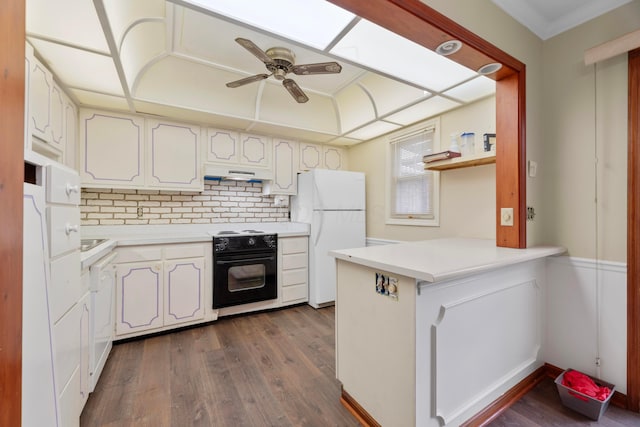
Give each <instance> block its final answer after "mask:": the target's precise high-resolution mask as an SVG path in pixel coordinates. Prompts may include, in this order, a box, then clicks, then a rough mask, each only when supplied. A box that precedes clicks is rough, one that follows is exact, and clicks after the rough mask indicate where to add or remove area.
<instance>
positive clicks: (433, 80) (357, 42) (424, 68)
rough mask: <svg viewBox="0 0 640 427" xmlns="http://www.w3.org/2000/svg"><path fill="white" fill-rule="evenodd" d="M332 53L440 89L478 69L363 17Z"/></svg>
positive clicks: (469, 75)
mask: <svg viewBox="0 0 640 427" xmlns="http://www.w3.org/2000/svg"><path fill="white" fill-rule="evenodd" d="M331 53H332V54H335V55H337V56H340V57H343V58H346V59H348V60H351V61H353V62H355V63H357V64H362V65H364V66H366V67H369V68H371V69H373V70H378V71H381V72H382V73H384V74H387V75H391V76H397V77H398V78H399V79H400V80H403V81H406V82H410V83H413V84H416V85H418V86H420V87H423V88H425V89H428V90H432V91H438V92H439V91H441V90H443V89H446V88H448V87H451V86H454V85H456V84H458V83H460V82H462V81H464V80H467V79H469V78H471V77H473V76H475V75H476V72H475V71H472V70H470V69H468V68H466V67H463V66H462V65H460V64H457V63H455V62H453V61H451V60H450V59H447V58H446V57H443V56H440V55H438V54H437V53H435V52H432V51H430V50H429V49H426V48H424V47H423V46H420V45H418V44H417V43H414V42H412V41H410V40H407V39H405V38H404V37H401V36H399V35H397V34H395V33H393V32H391V31H389V30H387V29H385V28H382V27H380V26H379V25H376V24H373V23H371V22H369V21H366V20H364V19H363V20H361V21H360V22H358V24H357V25H356V26H355V27H354V28H353V29H352V30H351V31H350V32H349V33H348V34H346V35H345V37H344V38H343V39H342V40H340V42H339V43H338V44H337V45H336V46H335V47H334V48H333V49H331Z"/></svg>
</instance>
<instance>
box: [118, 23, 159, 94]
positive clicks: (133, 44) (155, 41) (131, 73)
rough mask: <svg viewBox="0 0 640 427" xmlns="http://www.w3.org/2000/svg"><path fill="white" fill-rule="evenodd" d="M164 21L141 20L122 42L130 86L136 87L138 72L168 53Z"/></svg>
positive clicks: (126, 73)
mask: <svg viewBox="0 0 640 427" xmlns="http://www.w3.org/2000/svg"><path fill="white" fill-rule="evenodd" d="M165 31H166V29H165V24H164V22H154V21H151V22H141V23H139V24H138V25H136V26H135V27H133V28H132V29H131V30H130V31H129V32H127V35H126V37H125V39H124V40H123V43H122V48H121V50H120V60H121V61H122V67H123V68H124V72H125V75H126V76H127V84H128V85H129V88H132V87H134V85H135V82H136V79H137V78H138V73H140V71H141V70H142V69H143V68H144V67H145V65H147V64H148V63H150V62H151V61H152V60H153V59H154V58H157V57H159V56H161V55H164V54H166V52H167V50H166V48H165V44H166V43H165Z"/></svg>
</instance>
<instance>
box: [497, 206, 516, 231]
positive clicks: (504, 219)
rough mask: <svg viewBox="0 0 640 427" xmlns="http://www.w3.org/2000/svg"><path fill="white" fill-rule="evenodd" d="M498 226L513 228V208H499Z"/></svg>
mask: <svg viewBox="0 0 640 427" xmlns="http://www.w3.org/2000/svg"><path fill="white" fill-rule="evenodd" d="M500 225H502V226H508V227H513V208H500Z"/></svg>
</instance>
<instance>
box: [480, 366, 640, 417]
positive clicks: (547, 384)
mask: <svg viewBox="0 0 640 427" xmlns="http://www.w3.org/2000/svg"><path fill="white" fill-rule="evenodd" d="M547 426H571V427H574V426H576V427H577V426H606V427H638V426H640V414H636V413H633V412H629V411H625V410H623V409H620V408H616V407H614V406H611V405H609V407H608V408H607V411H606V412H605V413H604V414H603V415H602V417H601V418H600V420H599V421H598V422H596V421H593V420H590V419H589V418H587V417H585V416H583V415H582V414H579V413H577V412H575V411H573V410H571V409H569V408H566V407H565V406H563V405H562V402H561V401H560V396H559V395H558V391H557V390H556V385H555V384H554V382H553V379H551V378H545V379H544V380H543V381H542V382H541V383H540V384H538V385H537V386H536V387H534V388H533V389H532V390H531V391H530V392H528V393H527V394H525V395H524V396H523V397H522V398H521V399H520V400H518V401H517V402H516V403H515V404H513V405H512V406H511V407H510V408H509V409H507V410H506V411H505V412H504V413H502V414H501V415H500V416H499V417H498V418H496V420H494V421H493V422H492V423H491V427H547Z"/></svg>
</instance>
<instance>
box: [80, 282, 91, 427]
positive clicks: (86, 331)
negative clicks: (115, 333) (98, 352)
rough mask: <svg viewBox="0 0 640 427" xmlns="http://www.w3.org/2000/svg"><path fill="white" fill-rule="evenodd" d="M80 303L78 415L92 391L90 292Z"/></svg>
mask: <svg viewBox="0 0 640 427" xmlns="http://www.w3.org/2000/svg"><path fill="white" fill-rule="evenodd" d="M79 304H80V310H81V311H82V313H81V315H80V396H79V399H80V405H79V406H80V408H79V412H78V417H79V416H80V412H82V408H83V407H84V404H85V403H87V399H88V398H89V392H90V391H91V380H90V371H91V369H90V367H91V363H90V361H91V359H90V357H89V356H90V351H91V350H90V347H91V342H90V340H91V335H90V331H91V326H90V324H91V299H90V294H89V292H87V293H86V294H85V295H84V297H83V298H82V299H81V300H80V302H79Z"/></svg>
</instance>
